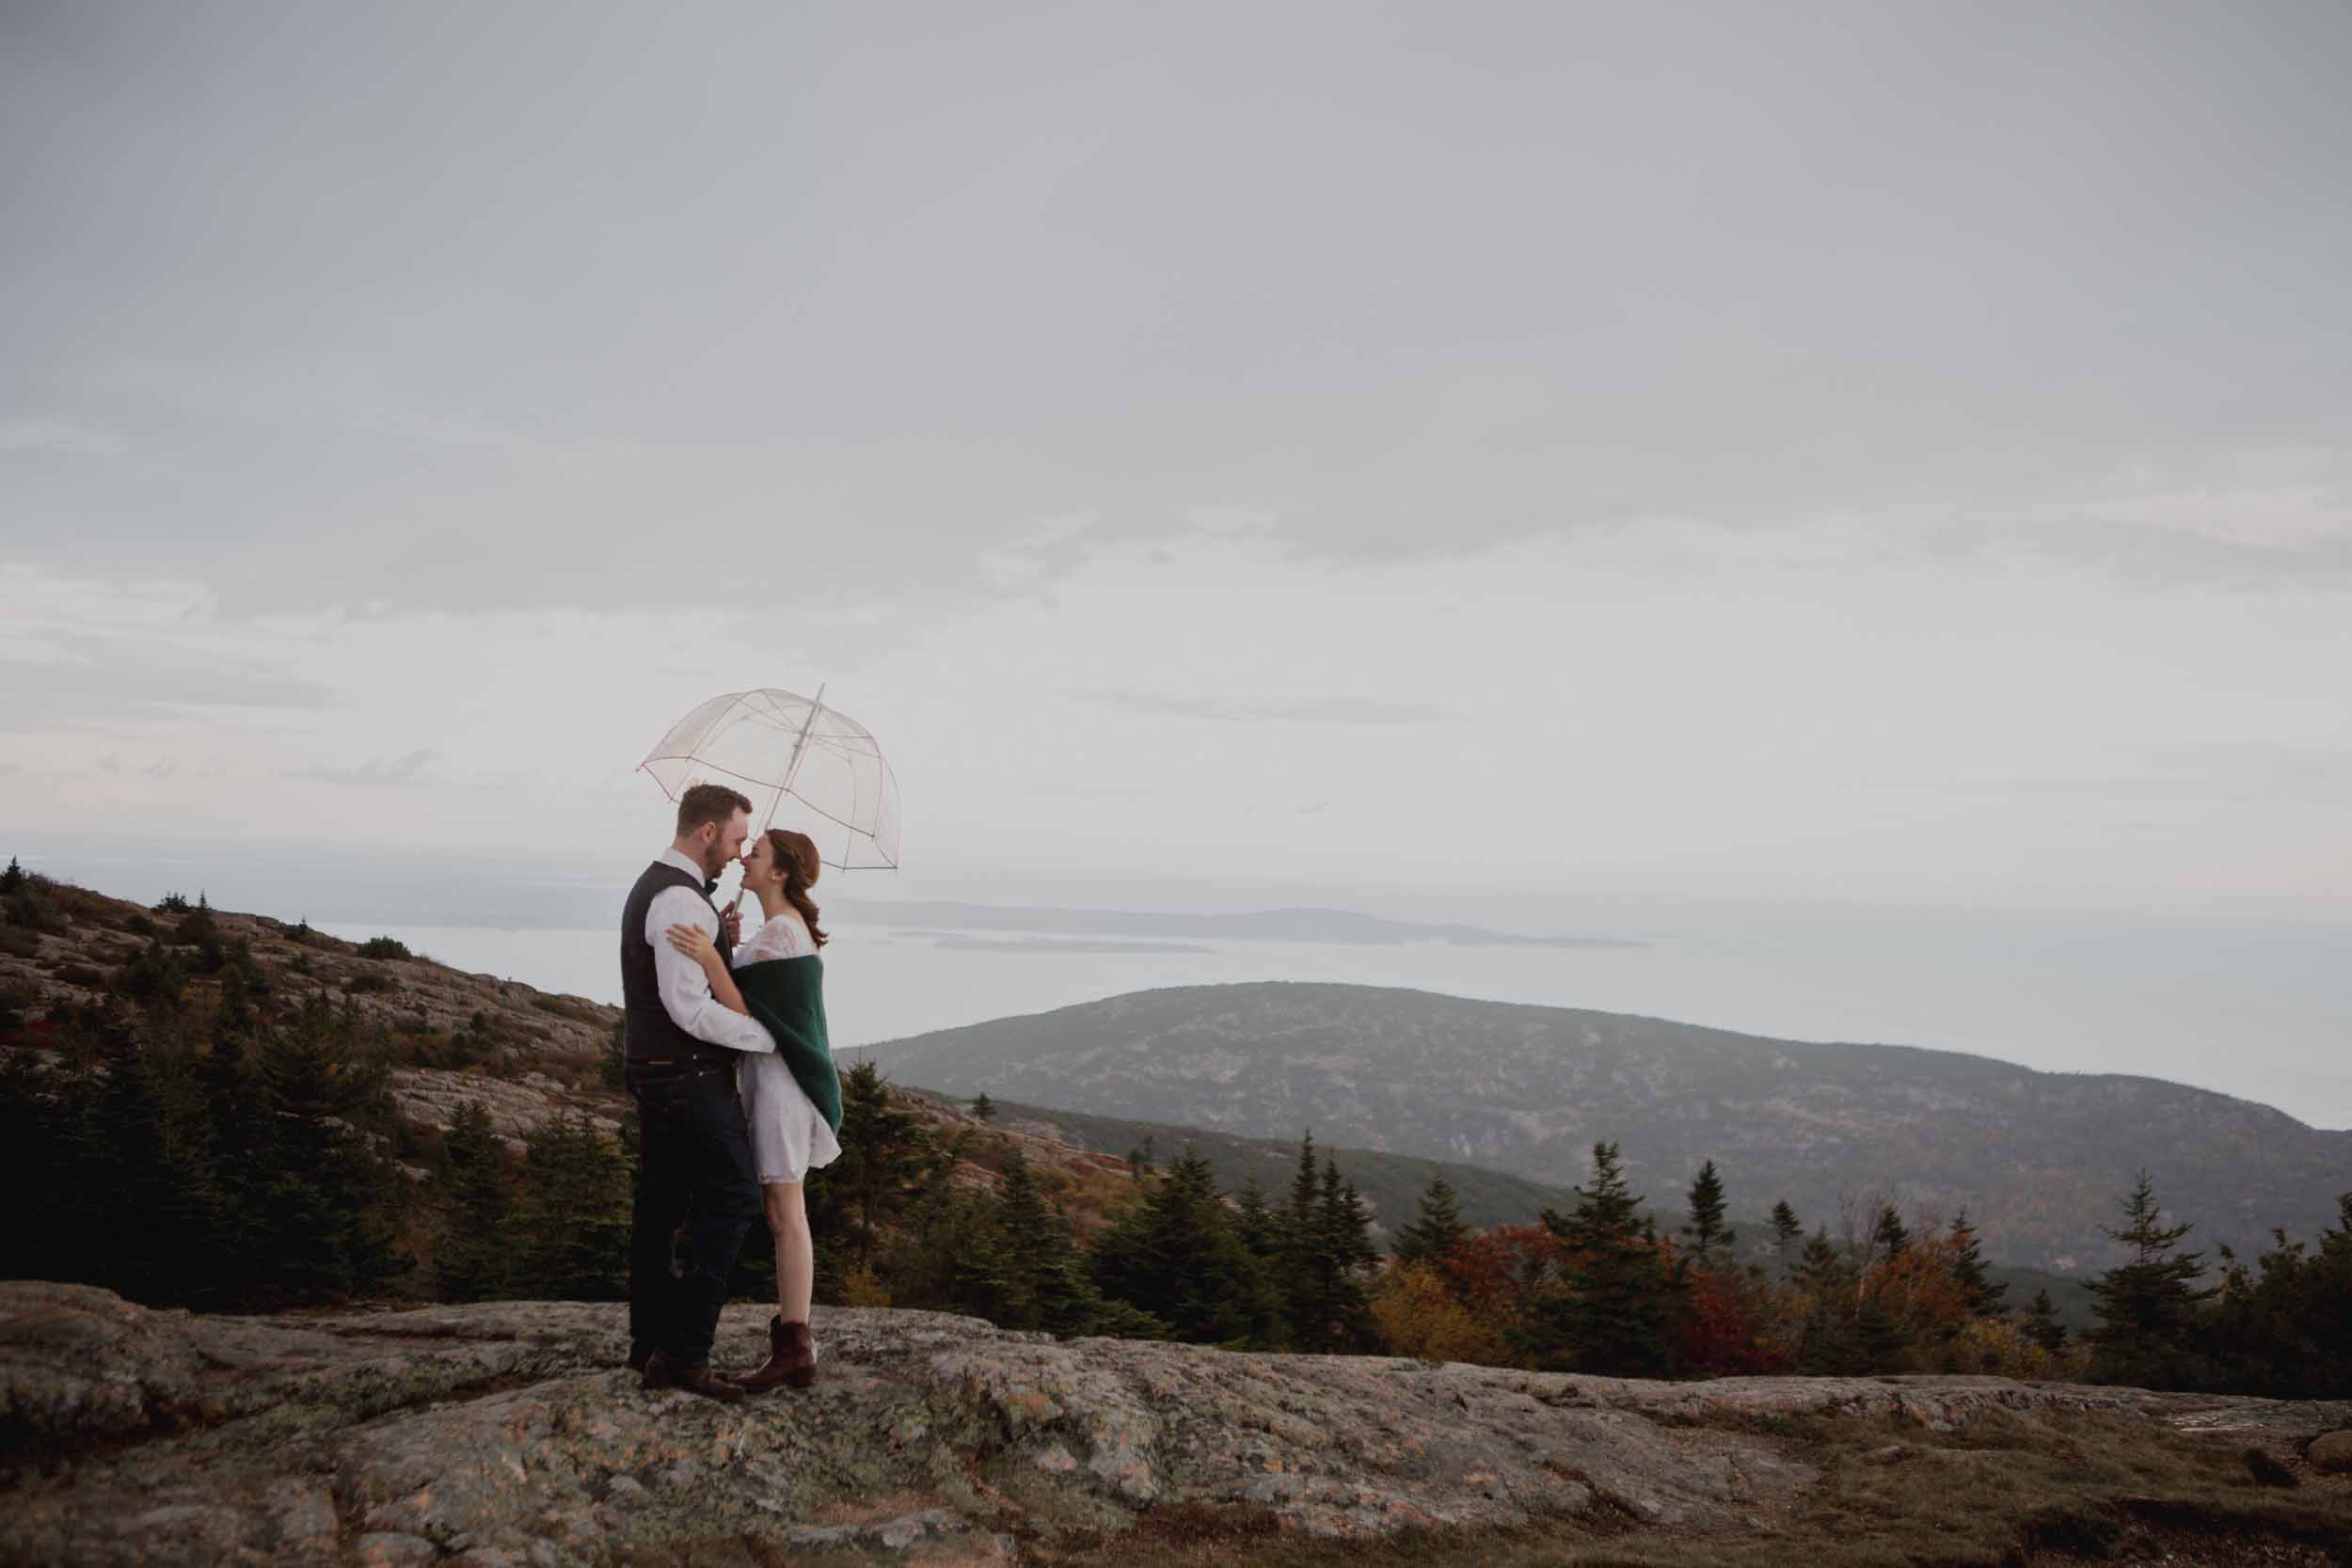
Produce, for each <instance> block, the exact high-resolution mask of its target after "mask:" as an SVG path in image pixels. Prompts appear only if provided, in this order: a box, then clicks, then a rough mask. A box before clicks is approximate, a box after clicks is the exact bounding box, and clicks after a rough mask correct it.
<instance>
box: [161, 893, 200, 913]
mask: <svg viewBox="0 0 2352 1568" xmlns="http://www.w3.org/2000/svg"><path fill="white" fill-rule="evenodd" d="M195 909H196V906H195V905H194V904H191V903H189V902H188V900H187V896H186V895H184V894H178V893H167V894H165V895H164V897H163V902H162V903H160V904H157V905H156V906H155V912H156V913H157V914H189V913H192V912H194V911H195Z"/></svg>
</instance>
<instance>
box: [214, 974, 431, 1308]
mask: <svg viewBox="0 0 2352 1568" xmlns="http://www.w3.org/2000/svg"><path fill="white" fill-rule="evenodd" d="M356 1033H357V1031H356V1029H355V1026H354V1020H353V1018H352V1016H351V1015H350V1014H349V1013H347V1012H346V1013H339V1012H338V1011H337V1010H336V1009H335V1007H334V1006H332V1004H330V1003H329V1002H328V1001H327V1000H326V997H325V995H324V994H321V995H318V996H314V997H312V998H311V999H310V1001H309V1002H307V1003H305V1004H304V1005H303V1006H302V1008H301V1010H300V1012H299V1013H298V1014H297V1016H296V1017H295V1018H294V1021H293V1023H292V1025H291V1026H290V1027H287V1028H283V1029H275V1030H271V1031H269V1032H268V1033H267V1034H266V1035H265V1036H264V1037H263V1038H262V1042H261V1049H260V1053H259V1055H258V1058H257V1061H256V1064H255V1065H256V1072H255V1077H254V1082H255V1083H256V1085H257V1086H258V1087H259V1089H260V1091H261V1106H260V1110H261V1113H262V1114H261V1115H260V1116H259V1117H256V1118H254V1121H253V1123H252V1124H251V1125H250V1126H249V1128H248V1131H249V1132H251V1133H252V1134H254V1142H255V1148H254V1150H253V1157H254V1159H255V1161H256V1167H255V1169H254V1171H253V1180H252V1181H251V1182H250V1184H249V1185H247V1186H246V1190H245V1192H244V1193H243V1194H242V1195H240V1196H241V1198H242V1201H243V1204H244V1205H245V1208H246V1223H247V1225H248V1226H249V1227H250V1228H251V1230H252V1232H253V1240H254V1242H255V1243H256V1245H257V1248H258V1251H259V1255H260V1259H261V1260H262V1262H263V1266H264V1267H265V1269H266V1271H267V1273H266V1276H265V1277H266V1278H267V1279H268V1280H269V1282H270V1284H271V1285H273V1286H274V1287H275V1290H276V1292H277V1293H279V1294H281V1295H282V1296H283V1297H284V1298H285V1299H289V1300H295V1301H315V1300H320V1299H324V1298H332V1297H339V1296H346V1295H354V1294H364V1293H366V1292H368V1291H373V1290H375V1289H377V1288H379V1287H381V1286H382V1285H384V1284H385V1283H386V1282H388V1281H389V1280H390V1279H391V1278H392V1277H394V1276H395V1275H398V1274H399V1273H400V1272H401V1271H402V1270H404V1269H405V1268H406V1267H407V1266H408V1259H406V1258H405V1256H403V1255H402V1254H401V1252H400V1251H399V1248H398V1244H397V1220H398V1210H399V1206H400V1204H401V1202H402V1201H403V1200H404V1198H405V1193H406V1182H405V1179H404V1178H403V1177H401V1176H400V1174H399V1173H398V1171H397V1170H396V1169H395V1168H394V1167H393V1165H392V1164H391V1162H390V1161H389V1160H387V1159H385V1158H383V1157H382V1156H381V1155H379V1154H378V1153H377V1152H376V1148H375V1145H374V1143H373V1138H372V1136H371V1134H377V1133H380V1132H384V1131H386V1130H388V1129H389V1125H390V1121H391V1114H390V1102H389V1099H388V1098H387V1097H386V1095H385V1093H384V1086H383V1071H382V1066H381V1063H380V1062H373V1063H372V1062H369V1061H366V1060H364V1059H362V1057H361V1053H359V1052H358V1050H357V1049H356V1047H357V1044H358V1042H357V1039H356Z"/></svg>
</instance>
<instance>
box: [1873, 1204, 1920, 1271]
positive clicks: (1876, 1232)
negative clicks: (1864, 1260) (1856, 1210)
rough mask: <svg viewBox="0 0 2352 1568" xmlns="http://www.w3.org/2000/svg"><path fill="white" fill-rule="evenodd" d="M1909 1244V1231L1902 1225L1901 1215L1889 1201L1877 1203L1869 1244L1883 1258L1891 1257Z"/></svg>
mask: <svg viewBox="0 0 2352 1568" xmlns="http://www.w3.org/2000/svg"><path fill="white" fill-rule="evenodd" d="M1910 1244H1911V1232H1910V1231H1909V1230H1907V1229H1905V1228H1904V1227H1903V1217H1902V1215H1900V1214H1899V1213H1897V1212H1895V1206H1894V1205H1893V1204H1891V1203H1883V1204H1881V1205H1879V1212H1878V1219H1877V1222H1876V1223H1875V1224H1874V1225H1873V1226H1872V1227H1871V1228H1870V1246H1871V1248H1872V1250H1873V1251H1875V1252H1877V1253H1878V1254H1879V1256H1881V1257H1883V1258H1892V1257H1894V1256H1895V1255H1896V1254H1897V1253H1899V1252H1901V1251H1902V1250H1903V1249H1904V1248H1905V1247H1907V1246H1909V1245H1910Z"/></svg>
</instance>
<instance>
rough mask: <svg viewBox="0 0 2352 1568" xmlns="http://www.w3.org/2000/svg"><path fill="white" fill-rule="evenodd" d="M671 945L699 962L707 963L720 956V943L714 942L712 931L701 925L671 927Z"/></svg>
mask: <svg viewBox="0 0 2352 1568" xmlns="http://www.w3.org/2000/svg"><path fill="white" fill-rule="evenodd" d="M670 945H671V946H673V947H675V948H676V949H677V950H678V951H679V952H681V953H683V954H685V955H686V956H687V957H688V958H691V959H693V960H694V961H695V962H696V963H698V964H707V963H708V962H709V961H710V960H711V959H713V958H717V957H718V956H719V946H718V943H716V942H712V941H711V940H710V933H709V932H707V931H706V930H704V929H703V928H702V927H699V926H688V925H680V926H673V927H670Z"/></svg>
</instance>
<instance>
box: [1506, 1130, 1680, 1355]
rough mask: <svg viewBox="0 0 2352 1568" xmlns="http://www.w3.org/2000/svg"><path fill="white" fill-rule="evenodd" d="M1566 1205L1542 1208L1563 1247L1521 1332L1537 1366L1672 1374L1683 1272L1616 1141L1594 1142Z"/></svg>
mask: <svg viewBox="0 0 2352 1568" xmlns="http://www.w3.org/2000/svg"><path fill="white" fill-rule="evenodd" d="M1575 1191H1576V1198H1577V1202H1576V1207H1575V1208H1574V1209H1573V1210H1572V1211H1570V1212H1568V1213H1567V1214H1566V1215H1562V1214H1560V1213H1558V1212H1555V1211H1553V1210H1551V1209H1546V1210H1544V1211H1543V1215H1542V1218H1543V1224H1544V1227H1545V1228H1546V1229H1547V1230H1549V1231H1550V1232H1551V1233H1552V1234H1553V1235H1555V1236H1557V1237H1558V1238H1560V1240H1561V1242H1562V1243H1564V1244H1565V1248H1566V1252H1567V1262H1566V1269H1565V1274H1564V1275H1563V1276H1562V1277H1561V1278H1560V1279H1559V1280H1557V1281H1556V1282H1555V1283H1554V1284H1553V1285H1552V1286H1551V1287H1549V1289H1547V1290H1545V1291H1541V1292H1539V1293H1538V1294H1537V1295H1536V1296H1535V1297H1534V1300H1532V1301H1531V1302H1530V1303H1529V1304H1528V1309H1527V1315H1526V1320H1525V1322H1524V1323H1523V1324H1522V1325H1521V1326H1520V1328H1519V1329H1518V1334H1517V1338H1518V1341H1519V1343H1520V1346H1521V1349H1522V1350H1523V1351H1524V1352H1525V1353H1526V1354H1529V1355H1530V1356H1531V1357H1532V1358H1533V1359H1534V1362H1535V1364H1536V1365H1537V1366H1539V1367H1546V1368H1564V1369H1565V1370H1574V1371H1587V1372H1597V1373H1601V1374H1603V1375H1606V1376H1614V1377H1645V1376H1650V1375H1666V1374H1670V1373H1671V1372H1672V1371H1673V1369H1674V1354H1673V1343H1672V1338H1671V1334H1670V1330H1671V1327H1672V1324H1673V1320H1674V1315H1675V1311H1676V1308H1677V1306H1678V1304H1679V1299H1680V1297H1681V1296H1682V1294H1683V1293H1684V1291H1685V1290H1686V1289H1687V1282H1686V1281H1685V1280H1684V1278H1683V1277H1682V1275H1681V1274H1680V1272H1679V1270H1671V1271H1670V1270H1669V1269H1668V1268H1667V1266H1666V1263H1665V1260H1664V1259H1663V1258H1662V1257H1661V1249H1660V1247H1659V1245H1658V1243H1657V1240H1656V1235H1655V1232H1654V1230H1653V1229H1652V1227H1651V1226H1650V1225H1649V1223H1648V1222H1647V1221H1645V1220H1644V1219H1643V1218H1642V1217H1641V1204H1642V1199H1641V1198H1640V1197H1639V1196H1636V1195H1635V1194H1634V1192H1633V1191H1632V1189H1631V1187H1630V1186H1629V1183H1628V1182H1627V1180H1626V1177H1625V1171H1624V1167H1623V1166H1622V1164H1620V1163H1619V1160H1618V1156H1617V1146H1616V1145H1615V1144H1613V1143H1599V1144H1595V1145H1594V1146H1593V1180H1592V1184H1591V1185H1590V1186H1586V1187H1579V1188H1577V1189H1575Z"/></svg>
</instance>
